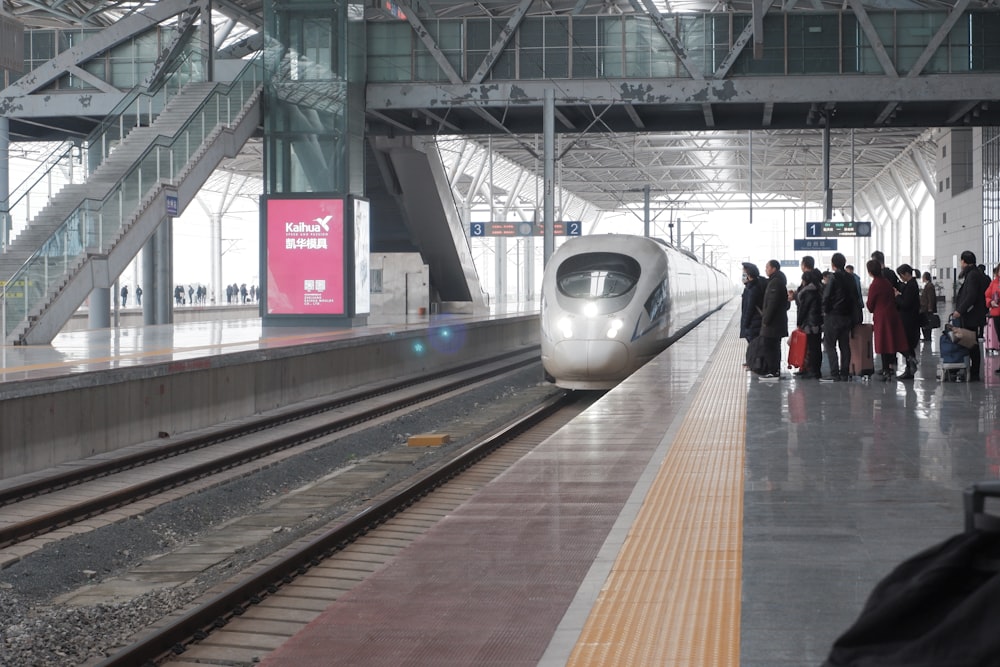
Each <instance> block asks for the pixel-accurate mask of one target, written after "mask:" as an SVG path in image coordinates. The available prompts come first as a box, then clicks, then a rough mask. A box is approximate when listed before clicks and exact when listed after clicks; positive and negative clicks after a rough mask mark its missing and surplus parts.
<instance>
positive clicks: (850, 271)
mask: <svg viewBox="0 0 1000 667" xmlns="http://www.w3.org/2000/svg"><path fill="white" fill-rule="evenodd" d="M844 271H847V273H848V275H850V276H851V277H852V278H854V284H855V285H857V287H858V301H859V302H861V301H864V293H863V292H862V291H861V276H859V275H858V274H856V273H855V272H854V265H853V264H848V265H847V266H845V267H844Z"/></svg>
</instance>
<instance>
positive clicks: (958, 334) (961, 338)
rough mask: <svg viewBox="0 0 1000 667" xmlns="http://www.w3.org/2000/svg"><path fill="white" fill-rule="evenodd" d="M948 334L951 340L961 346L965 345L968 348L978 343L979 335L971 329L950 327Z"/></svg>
mask: <svg viewBox="0 0 1000 667" xmlns="http://www.w3.org/2000/svg"><path fill="white" fill-rule="evenodd" d="M949 336H950V337H951V340H952V342H954V343H958V344H959V345H961V346H962V347H967V348H969V349H970V350H971V349H972V348H974V347H975V346H976V345H979V337H978V336H977V335H976V332H975V331H973V330H972V329H963V328H961V327H952V328H951V331H950V332H949Z"/></svg>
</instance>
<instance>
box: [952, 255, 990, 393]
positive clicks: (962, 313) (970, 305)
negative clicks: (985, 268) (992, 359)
mask: <svg viewBox="0 0 1000 667" xmlns="http://www.w3.org/2000/svg"><path fill="white" fill-rule="evenodd" d="M960 261H961V264H962V272H961V273H960V274H959V275H958V277H959V279H960V280H961V281H962V286H961V287H959V288H958V294H957V295H956V296H955V312H953V313H952V314H951V317H952V319H953V320H955V319H957V320H960V322H961V324H960V326H961V327H962V328H963V329H971V330H972V331H978V330H979V328H980V327H981V326H983V325H984V324H986V288H987V287H989V286H990V279H989V278H987V277H986V274H985V273H983V272H982V271H980V270H979V267H978V266H976V254H975V253H974V252H972V251H971V250H966V251H965V252H963V253H962V255H961V258H960ZM969 362H970V363H971V368H970V369H969V382H978V381H979V376H980V368H981V367H982V362H983V359H982V352H980V350H979V343H978V341H977V342H976V344H975V345H973V346H972V347H971V348H970V349H969Z"/></svg>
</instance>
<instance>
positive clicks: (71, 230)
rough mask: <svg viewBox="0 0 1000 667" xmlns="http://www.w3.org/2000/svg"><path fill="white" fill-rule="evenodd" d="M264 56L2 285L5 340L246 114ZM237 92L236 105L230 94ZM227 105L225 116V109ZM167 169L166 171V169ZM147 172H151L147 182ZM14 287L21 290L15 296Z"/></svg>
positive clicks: (219, 90)
mask: <svg viewBox="0 0 1000 667" xmlns="http://www.w3.org/2000/svg"><path fill="white" fill-rule="evenodd" d="M261 60H262V59H261V56H260V54H257V55H255V56H254V57H253V58H252V59H251V60H249V61H247V65H246V66H245V67H244V68H243V70H242V71H241V72H240V75H239V76H238V77H236V79H235V80H234V81H233V82H232V83H231V84H227V85H219V86H217V87H216V89H215V90H214V91H213V92H212V94H211V95H210V96H209V97H208V98H207V99H205V100H204V101H203V102H202V103H201V105H200V106H199V107H198V109H197V110H196V111H195V112H193V113H192V115H191V117H190V118H189V119H188V120H187V121H186V122H185V123H184V125H183V126H182V127H181V128H180V129H179V130H178V132H177V134H175V135H174V137H172V138H165V137H159V138H157V140H156V141H154V142H153V144H152V145H151V146H149V147H148V148H147V149H146V150H145V151H144V152H143V154H142V155H141V156H140V157H139V158H138V159H137V160H136V162H135V163H134V165H133V167H132V168H131V169H130V170H129V171H128V172H127V173H126V174H125V176H124V177H123V178H122V179H121V181H120V182H119V184H118V186H117V187H116V188H115V189H114V190H113V191H112V192H111V193H110V194H109V195H108V196H107V197H105V198H104V199H101V200H95V199H86V200H84V201H83V203H82V204H81V205H80V206H78V207H77V208H76V209H75V210H74V211H73V212H72V213H70V215H69V216H68V217H67V219H66V220H65V221H64V222H63V223H62V225H60V226H59V228H58V229H57V230H56V231H55V232H54V233H53V234H52V236H50V237H49V239H48V240H47V241H46V242H45V243H44V244H43V245H42V247H41V248H39V249H38V250H36V251H35V252H34V253H33V254H32V256H31V257H30V258H28V260H27V261H26V262H25V263H24V264H23V265H22V266H21V268H20V269H18V271H17V272H16V273H15V274H14V275H13V276H12V277H11V279H10V280H9V281H8V282H7V283H6V284H5V285H3V286H0V294H2V297H3V298H2V299H0V306H2V308H3V311H4V312H3V316H4V317H3V319H4V324H3V330H2V331H3V337H4V339H6V338H7V337H8V336H9V335H10V334H11V332H12V331H13V327H16V326H17V325H19V324H20V323H21V322H22V321H23V320H24V319H25V318H26V317H27V316H28V314H29V308H30V304H32V303H36V302H37V301H38V299H41V298H44V296H45V295H46V294H48V292H49V289H50V288H51V285H52V284H53V282H54V281H55V280H56V279H57V278H59V277H60V276H62V275H64V274H66V273H68V272H70V271H72V270H75V268H76V267H75V266H74V265H75V264H78V263H82V260H83V259H85V258H86V256H87V255H89V254H96V253H103V252H106V251H107V250H108V249H109V248H110V242H111V241H112V239H115V238H117V236H118V234H117V232H118V231H120V230H121V229H122V228H123V227H124V226H125V224H126V222H128V221H129V220H130V218H131V216H132V213H133V212H134V211H135V210H136V208H138V207H139V206H140V205H141V204H142V202H143V201H144V200H145V199H146V198H147V197H148V195H149V194H150V193H151V192H155V191H156V189H157V188H158V187H160V182H161V181H164V180H167V181H169V180H172V179H174V177H176V176H178V175H180V174H182V173H183V172H184V169H185V167H186V166H187V164H188V163H189V162H190V160H191V158H192V157H194V155H195V153H196V152H197V150H198V148H199V147H200V146H201V145H202V143H203V142H204V140H205V139H206V138H207V137H208V136H209V135H210V134H212V132H213V131H214V130H215V128H217V127H218V126H219V125H221V124H223V123H231V122H232V121H233V120H235V119H236V118H238V117H239V116H240V114H241V113H242V112H243V109H244V107H245V105H246V103H247V102H248V101H249V100H250V99H251V98H252V96H253V95H254V93H255V92H256V91H257V89H258V87H259V86H260V84H261V83H262V79H263V77H262V76H261V75H260V72H261ZM234 91H235V92H236V93H237V97H238V100H237V104H235V105H234V104H233V103H232V102H233V99H232V96H231V94H232V93H233V92H234ZM223 107H225V112H224V111H223ZM164 167H165V169H164ZM144 174H147V177H146V178H145V183H144ZM12 288H23V289H22V291H20V292H18V293H16V298H14V299H12V298H11V296H12V295H11V290H12Z"/></svg>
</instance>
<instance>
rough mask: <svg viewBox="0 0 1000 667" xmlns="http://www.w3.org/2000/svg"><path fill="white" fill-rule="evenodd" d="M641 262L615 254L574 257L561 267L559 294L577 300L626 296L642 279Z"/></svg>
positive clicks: (604, 253) (558, 282) (600, 253)
mask: <svg viewBox="0 0 1000 667" xmlns="http://www.w3.org/2000/svg"><path fill="white" fill-rule="evenodd" d="M640 273H642V271H641V269H640V268H639V262H637V261H636V260H634V259H633V258H631V257H629V256H628V255H621V254H618V253H613V252H592V253H587V254H584V255H575V256H573V257H570V258H568V259H567V260H566V261H564V262H563V263H562V264H560V265H559V269H558V271H557V272H556V283H557V284H558V285H559V291H560V292H562V293H563V294H565V295H566V296H570V297H573V298H577V299H584V298H591V299H593V298H611V297H616V296H621V295H623V294H627V293H628V292H629V290H631V289H632V288H633V287H634V286H635V284H636V282H637V281H638V280H639V274H640Z"/></svg>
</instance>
